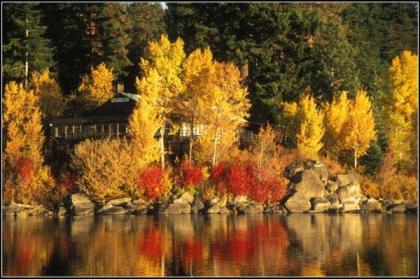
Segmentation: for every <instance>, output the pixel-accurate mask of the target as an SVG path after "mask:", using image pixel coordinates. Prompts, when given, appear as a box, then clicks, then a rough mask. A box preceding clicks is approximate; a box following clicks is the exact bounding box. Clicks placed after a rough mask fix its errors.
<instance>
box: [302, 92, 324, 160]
mask: <svg viewBox="0 0 420 279" xmlns="http://www.w3.org/2000/svg"><path fill="white" fill-rule="evenodd" d="M296 117H297V120H298V121H299V130H298V133H297V135H296V140H297V147H298V149H299V151H300V152H301V153H302V154H303V155H304V156H307V157H316V156H317V154H318V151H319V150H320V149H321V148H322V146H323V143H322V137H323V136H324V132H325V128H324V123H323V118H324V115H323V113H322V111H320V110H318V109H317V106H316V103H315V100H314V98H312V97H310V96H308V95H306V96H303V97H302V98H301V99H300V100H299V104H298V109H297V113H296Z"/></svg>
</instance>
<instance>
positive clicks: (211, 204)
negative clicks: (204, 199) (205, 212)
mask: <svg viewBox="0 0 420 279" xmlns="http://www.w3.org/2000/svg"><path fill="white" fill-rule="evenodd" d="M219 201H220V199H219V197H214V198H213V199H212V200H210V203H209V206H214V205H216V204H217V203H218V202H219Z"/></svg>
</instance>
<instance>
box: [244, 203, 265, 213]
mask: <svg viewBox="0 0 420 279" xmlns="http://www.w3.org/2000/svg"><path fill="white" fill-rule="evenodd" d="M263 211H264V206H263V205H262V204H260V203H253V204H250V205H249V206H247V207H246V208H245V213H246V214H258V213H263Z"/></svg>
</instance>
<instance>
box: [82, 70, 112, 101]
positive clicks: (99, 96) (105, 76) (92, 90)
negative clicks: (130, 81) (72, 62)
mask: <svg viewBox="0 0 420 279" xmlns="http://www.w3.org/2000/svg"><path fill="white" fill-rule="evenodd" d="M113 81H114V73H113V70H112V69H108V68H107V67H106V66H105V64H104V63H102V64H100V65H99V66H98V67H97V68H91V72H90V74H89V75H85V76H84V77H83V81H82V84H81V85H80V86H79V91H80V92H81V93H82V98H83V99H84V100H85V102H86V106H87V107H92V106H99V105H101V104H103V103H105V102H106V101H107V100H109V99H110V98H112V96H114V91H113V87H112V82H113Z"/></svg>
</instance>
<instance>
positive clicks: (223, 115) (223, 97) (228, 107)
mask: <svg viewBox="0 0 420 279" xmlns="http://www.w3.org/2000/svg"><path fill="white" fill-rule="evenodd" d="M215 72H216V83H215V86H214V87H213V89H212V95H211V99H210V100H209V104H208V106H207V112H206V113H205V115H206V117H205V121H204V124H205V125H206V127H205V131H204V134H203V135H201V136H200V138H199V143H198V145H199V146H200V148H199V150H198V152H197V153H198V157H199V158H201V159H200V160H201V161H202V162H206V163H208V162H211V164H212V166H215V165H216V163H217V161H218V160H219V157H220V155H223V154H225V155H226V154H227V151H228V149H229V148H230V147H231V146H232V145H233V144H234V143H235V142H236V140H237V133H238V128H239V126H240V124H241V123H243V122H244V121H245V119H244V118H245V117H248V116H249V114H248V110H249V107H250V103H249V100H248V98H247V96H248V93H247V90H246V89H245V88H244V87H242V85H241V82H240V72H239V69H238V68H237V67H235V66H234V65H233V64H231V63H220V62H215Z"/></svg>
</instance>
